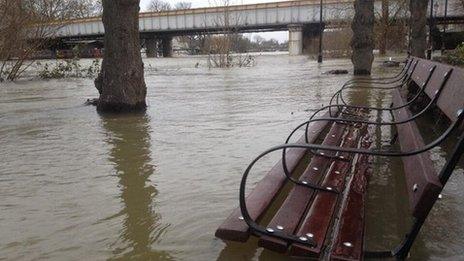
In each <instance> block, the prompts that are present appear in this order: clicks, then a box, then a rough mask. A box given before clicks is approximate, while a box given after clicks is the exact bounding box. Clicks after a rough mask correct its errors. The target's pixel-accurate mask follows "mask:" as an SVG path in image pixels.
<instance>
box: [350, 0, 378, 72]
mask: <svg viewBox="0 0 464 261" xmlns="http://www.w3.org/2000/svg"><path fill="white" fill-rule="evenodd" d="M354 10H355V14H354V18H353V21H352V23H351V29H352V30H353V38H352V40H351V48H352V50H353V54H352V56H351V61H352V62H353V66H354V74H355V75H365V74H370V73H371V69H372V62H373V61H374V55H373V50H374V0H355V2H354Z"/></svg>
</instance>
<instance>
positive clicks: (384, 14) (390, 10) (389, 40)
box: [375, 0, 409, 55]
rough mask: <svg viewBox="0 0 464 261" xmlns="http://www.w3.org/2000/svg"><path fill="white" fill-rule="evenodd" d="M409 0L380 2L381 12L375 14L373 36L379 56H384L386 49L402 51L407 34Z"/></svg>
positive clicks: (384, 0)
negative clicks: (394, 48)
mask: <svg viewBox="0 0 464 261" xmlns="http://www.w3.org/2000/svg"><path fill="white" fill-rule="evenodd" d="M408 2H409V0H382V2H381V3H382V8H381V12H375V16H376V19H375V21H376V28H375V34H376V38H377V43H378V47H379V52H380V54H381V55H385V54H386V51H387V49H388V48H391V47H396V48H398V49H400V50H403V49H404V43H405V40H406V38H405V37H404V35H405V34H406V32H407V21H406V20H405V19H403V18H404V17H408V16H409V14H408V9H409V7H408Z"/></svg>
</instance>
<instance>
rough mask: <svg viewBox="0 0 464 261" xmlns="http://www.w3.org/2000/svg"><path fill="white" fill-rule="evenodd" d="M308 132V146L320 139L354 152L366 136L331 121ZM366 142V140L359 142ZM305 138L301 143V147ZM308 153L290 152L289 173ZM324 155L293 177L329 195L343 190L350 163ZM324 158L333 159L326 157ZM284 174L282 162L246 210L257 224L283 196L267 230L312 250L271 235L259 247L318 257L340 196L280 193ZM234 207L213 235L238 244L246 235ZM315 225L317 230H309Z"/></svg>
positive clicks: (342, 156)
mask: <svg viewBox="0 0 464 261" xmlns="http://www.w3.org/2000/svg"><path fill="white" fill-rule="evenodd" d="M311 126H312V127H311V128H310V130H309V132H308V133H309V135H310V136H309V139H310V140H309V141H310V143H314V142H315V141H316V140H317V139H320V140H323V141H322V144H323V145H328V146H342V147H345V148H355V147H358V146H359V144H365V142H366V140H365V141H364V142H363V143H361V142H360V140H361V139H363V137H366V133H367V129H366V126H365V125H360V124H357V125H353V124H344V123H332V122H324V121H322V122H316V123H315V124H313V125H311ZM364 139H366V138H364ZM303 141H304V139H303V138H302V139H300V142H303ZM307 153H308V152H307V151H306V150H305V149H293V150H289V152H288V155H287V163H288V166H289V169H290V170H291V171H294V170H295V169H296V167H297V165H299V164H301V163H304V162H303V161H302V159H303V158H304V155H305V154H307ZM323 153H324V154H325V155H323V156H321V155H313V156H312V157H311V160H310V162H309V163H306V164H307V165H306V166H304V170H303V171H302V173H301V175H300V176H299V177H298V179H299V180H300V181H302V182H303V181H305V182H309V183H310V184H315V185H319V186H321V187H324V188H329V189H330V190H334V191H343V190H344V188H345V186H346V184H347V182H349V181H347V176H348V175H349V173H350V169H351V166H352V164H353V161H354V160H355V158H354V157H353V156H352V155H350V154H346V153H337V154H336V155H335V154H334V153H331V152H328V151H327V152H323ZM327 155H329V156H332V158H328V157H326V156H327ZM287 182H288V181H286V177H285V175H284V174H283V170H282V163H281V162H279V163H277V164H276V165H275V166H274V167H273V168H272V169H271V171H270V172H269V173H268V174H267V175H266V176H265V177H264V178H263V179H262V180H261V181H260V182H259V183H258V184H257V185H256V186H255V188H254V189H253V190H252V192H251V193H250V195H249V196H248V197H247V207H248V211H249V212H250V214H251V217H252V218H253V219H258V220H259V219H260V218H262V217H263V216H264V215H265V214H266V210H267V209H268V208H269V206H270V205H271V204H272V203H273V201H274V199H275V198H276V197H277V195H278V194H279V193H285V195H284V197H285V199H284V200H283V203H282V204H281V205H280V206H278V209H277V210H276V211H275V213H272V214H273V215H272V216H273V217H272V218H271V220H270V221H269V222H268V223H267V224H266V228H268V229H269V230H270V231H273V230H274V231H283V232H287V233H290V234H295V235H297V236H299V237H307V238H311V239H312V240H314V241H315V242H317V245H316V246H315V247H307V246H304V245H300V244H290V243H289V242H286V241H285V240H282V239H279V238H275V237H273V236H272V235H261V237H260V239H259V243H258V244H259V245H260V246H262V247H264V248H267V249H270V250H273V251H277V252H281V253H285V252H287V251H289V250H290V252H289V253H290V254H291V255H299V256H316V257H318V256H320V255H321V254H322V251H323V249H324V247H325V243H326V237H327V236H328V233H329V232H330V229H331V228H332V225H333V224H334V220H335V217H336V215H337V209H338V206H339V205H340V202H341V201H342V197H343V195H342V194H335V193H330V192H326V191H318V190H315V189H311V188H308V187H303V186H298V185H294V186H293V187H292V188H291V189H290V190H289V191H288V192H282V191H281V190H282V188H283V187H284V185H285V184H286V183H287ZM241 216H242V214H241V211H240V209H239V208H237V209H235V210H234V211H233V212H232V214H231V215H230V216H229V217H228V218H227V219H226V220H225V221H224V223H223V224H222V225H221V226H220V227H219V228H218V229H217V231H216V236H217V237H219V238H221V239H224V240H232V241H239V242H243V241H246V240H247V239H248V238H249V236H250V235H251V232H252V231H250V230H249V229H248V226H247V224H246V223H245V222H244V221H243V219H242V218H241ZM314 225H316V226H314Z"/></svg>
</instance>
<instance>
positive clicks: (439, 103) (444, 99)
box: [397, 58, 464, 219]
mask: <svg viewBox="0 0 464 261" xmlns="http://www.w3.org/2000/svg"><path fill="white" fill-rule="evenodd" d="M414 60H416V61H417V62H418V64H417V66H416V69H415V70H414V72H413V73H412V76H411V80H412V81H413V82H414V83H415V84H417V85H418V86H419V87H420V88H425V89H424V92H425V94H426V95H427V96H428V97H429V98H430V99H432V100H433V99H434V98H435V96H436V95H437V93H438V99H437V100H436V103H435V105H436V107H438V109H440V111H442V112H443V114H444V115H446V116H447V117H448V118H449V119H450V121H451V122H454V121H456V120H457V111H458V110H460V109H461V108H464V88H463V87H462V84H464V70H462V69H459V68H456V67H452V66H449V65H445V64H440V63H437V62H432V61H429V60H424V59H419V58H414ZM411 116H412V114H411V112H410V111H408V110H402V111H401V112H400V113H398V115H397V120H404V119H408V118H410V117H411ZM397 130H398V133H399V134H400V135H399V141H400V146H401V150H402V151H410V150H416V149H419V148H422V147H423V146H424V145H425V143H424V140H423V138H422V136H421V134H420V132H419V128H418V127H417V124H416V123H415V122H414V121H411V122H408V123H406V124H400V125H398V126H397ZM403 165H404V168H405V175H406V184H407V188H408V194H409V201H410V205H411V209H412V212H413V216H414V217H416V218H419V219H425V218H426V216H427V215H428V213H429V211H430V209H431V208H432V206H433V205H434V203H435V201H436V200H437V198H438V195H439V193H440V192H441V191H442V189H443V186H444V185H445V184H443V183H444V182H441V181H440V178H439V175H438V173H437V172H436V171H435V169H434V165H433V163H432V161H431V159H430V152H428V151H427V152H424V153H421V154H418V155H414V156H408V157H404V158H403Z"/></svg>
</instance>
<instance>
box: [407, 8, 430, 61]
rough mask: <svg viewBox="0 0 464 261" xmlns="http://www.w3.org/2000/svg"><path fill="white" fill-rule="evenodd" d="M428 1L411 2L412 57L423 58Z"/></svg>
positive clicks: (425, 45)
mask: <svg viewBox="0 0 464 261" xmlns="http://www.w3.org/2000/svg"><path fill="white" fill-rule="evenodd" d="M428 2H429V1H423V0H411V2H410V5H409V11H410V12H411V18H410V19H411V20H410V27H411V40H410V50H411V54H412V55H413V56H417V57H421V58H424V57H425V50H426V49H427V29H426V25H427V5H428Z"/></svg>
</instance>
